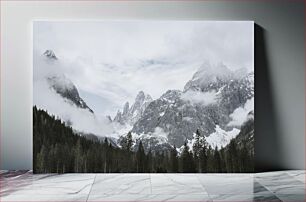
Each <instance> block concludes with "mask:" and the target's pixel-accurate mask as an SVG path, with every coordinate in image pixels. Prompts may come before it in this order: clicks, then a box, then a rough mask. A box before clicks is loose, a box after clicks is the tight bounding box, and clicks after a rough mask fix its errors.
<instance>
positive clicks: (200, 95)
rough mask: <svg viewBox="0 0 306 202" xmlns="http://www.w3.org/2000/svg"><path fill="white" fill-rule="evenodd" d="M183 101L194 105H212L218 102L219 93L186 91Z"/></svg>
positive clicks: (182, 96) (213, 91)
mask: <svg viewBox="0 0 306 202" xmlns="http://www.w3.org/2000/svg"><path fill="white" fill-rule="evenodd" d="M181 98H182V100H184V101H186V102H190V103H192V104H201V105H205V106H206V105H210V104H214V103H216V102H217V92H216V91H215V90H212V91H209V92H201V91H193V90H189V91H186V92H185V93H183V94H182V95H181Z"/></svg>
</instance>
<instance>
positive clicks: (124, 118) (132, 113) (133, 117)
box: [114, 91, 153, 125]
mask: <svg viewBox="0 0 306 202" xmlns="http://www.w3.org/2000/svg"><path fill="white" fill-rule="evenodd" d="M152 101H153V99H152V97H151V96H150V95H149V94H145V93H144V92H143V91H139V93H138V94H137V96H136V98H135V101H134V104H132V105H131V107H130V106H129V102H126V103H125V104H124V106H123V112H122V113H121V111H120V110H118V112H117V115H116V116H115V118H114V121H116V122H118V123H120V124H128V125H133V124H134V123H135V122H136V121H138V119H139V118H140V117H141V116H142V114H143V112H144V110H145V109H146V107H147V106H148V105H149V104H150V103H151V102H152Z"/></svg>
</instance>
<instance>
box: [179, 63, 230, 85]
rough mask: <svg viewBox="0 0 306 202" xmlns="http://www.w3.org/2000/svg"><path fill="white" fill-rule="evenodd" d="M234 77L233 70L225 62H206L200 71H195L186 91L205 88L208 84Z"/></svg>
mask: <svg viewBox="0 0 306 202" xmlns="http://www.w3.org/2000/svg"><path fill="white" fill-rule="evenodd" d="M232 77H233V72H232V71H231V70H230V69H229V68H228V67H227V66H226V65H224V64H223V63H218V64H211V63H209V62H204V63H203V64H202V65H201V66H200V68H199V69H198V71H197V72H196V73H194V75H193V77H192V79H191V80H190V81H188V82H187V84H186V85H185V87H184V91H188V90H190V89H192V90H203V89H204V88H206V87H207V86H208V85H213V84H214V83H217V82H220V81H229V80H231V79H232Z"/></svg>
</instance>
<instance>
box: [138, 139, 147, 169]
mask: <svg viewBox="0 0 306 202" xmlns="http://www.w3.org/2000/svg"><path fill="white" fill-rule="evenodd" d="M145 156H146V155H145V152H144V148H143V145H142V141H139V145H138V151H137V153H136V158H137V160H136V161H137V172H139V173H143V172H144V171H145V163H146V162H145V158H146V157H145Z"/></svg>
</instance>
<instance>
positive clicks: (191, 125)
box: [33, 21, 254, 173]
mask: <svg viewBox="0 0 306 202" xmlns="http://www.w3.org/2000/svg"><path fill="white" fill-rule="evenodd" d="M33 43H34V44H33V170H34V173H74V172H75V173H144V172H145V173H232V172H253V167H254V23H253V22H250V21H35V22H33Z"/></svg>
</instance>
